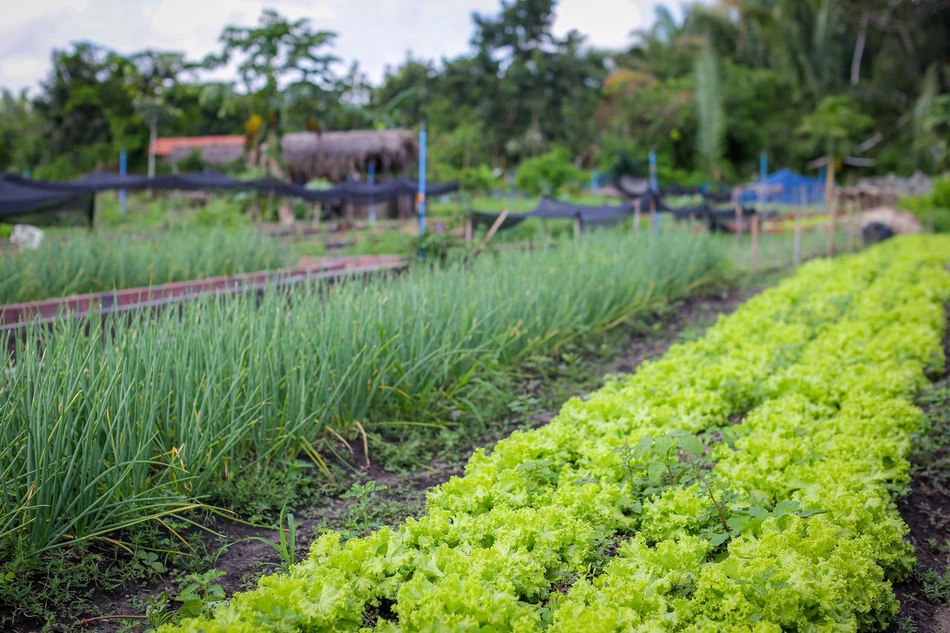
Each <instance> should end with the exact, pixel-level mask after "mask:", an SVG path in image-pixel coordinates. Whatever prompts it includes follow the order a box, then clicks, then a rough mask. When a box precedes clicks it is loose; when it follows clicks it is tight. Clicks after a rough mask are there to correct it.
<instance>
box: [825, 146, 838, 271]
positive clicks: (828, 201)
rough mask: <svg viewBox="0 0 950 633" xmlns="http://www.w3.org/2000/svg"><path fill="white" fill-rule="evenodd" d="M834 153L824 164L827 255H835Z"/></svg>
mask: <svg viewBox="0 0 950 633" xmlns="http://www.w3.org/2000/svg"><path fill="white" fill-rule="evenodd" d="M836 202H837V201H836V200H835V155H834V154H829V155H828V158H827V164H826V165H825V209H827V211H828V257H834V255H835V213H837V204H836Z"/></svg>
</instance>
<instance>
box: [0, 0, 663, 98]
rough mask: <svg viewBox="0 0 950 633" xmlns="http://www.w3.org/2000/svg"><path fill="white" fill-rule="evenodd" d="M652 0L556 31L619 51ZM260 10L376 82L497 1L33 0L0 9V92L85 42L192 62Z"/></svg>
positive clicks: (580, 12)
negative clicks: (332, 44) (325, 37)
mask: <svg viewBox="0 0 950 633" xmlns="http://www.w3.org/2000/svg"><path fill="white" fill-rule="evenodd" d="M655 4H656V2H655V1H654V0H561V2H560V3H559V6H558V20H557V23H556V26H555V30H556V32H558V33H566V32H567V31H569V30H570V29H572V28H576V29H578V30H579V31H581V32H583V33H585V34H587V35H588V36H589V38H590V42H591V43H592V44H593V45H595V46H599V47H605V48H616V47H619V46H622V45H624V44H625V43H627V42H628V41H629V37H628V35H629V33H630V31H632V30H633V29H635V28H638V27H640V26H643V25H644V24H646V23H648V22H649V21H650V20H651V19H652V17H653V7H654V6H655ZM265 6H268V7H273V8H275V9H277V10H278V11H280V12H281V13H282V14H284V15H287V16H288V17H291V18H301V17H306V18H310V19H311V20H312V22H313V25H314V26H315V27H316V28H319V29H327V30H331V31H336V32H337V33H338V34H339V37H338V40H337V45H336V50H335V52H336V54H337V55H338V56H340V57H341V58H342V59H343V60H344V62H345V64H347V65H348V64H349V63H350V62H351V61H352V60H354V59H355V60H358V61H359V63H360V66H361V67H362V68H363V69H364V70H365V71H366V72H368V74H369V75H370V78H371V79H373V80H378V79H379V78H380V77H381V76H382V72H383V69H384V67H385V66H386V65H396V64H399V63H400V62H401V61H402V60H404V59H405V56H406V52H407V51H412V52H413V53H414V55H415V56H417V57H424V58H433V59H440V58H442V57H444V56H445V57H452V56H455V55H458V54H460V53H462V52H464V51H466V50H467V49H468V47H469V39H470V38H471V35H472V21H471V14H472V12H475V11H477V12H481V13H494V12H496V11H497V10H498V8H499V7H500V2H499V1H498V0H273V1H271V2H260V1H259V0H32V2H17V3H16V4H15V5H13V6H12V7H5V8H4V11H3V22H2V24H0V88H8V89H12V90H19V89H21V88H24V87H31V88H33V87H35V86H37V85H38V84H39V82H40V81H42V80H43V79H44V78H45V76H46V75H47V73H48V72H49V59H50V54H51V52H52V51H53V50H54V49H63V48H67V47H68V46H69V45H70V43H71V42H74V41H80V40H89V41H94V42H96V43H99V44H102V45H104V46H107V47H109V48H113V49H116V50H118V51H120V52H123V53H131V52H133V51H138V50H142V49H144V48H159V49H166V50H181V51H185V52H186V53H187V54H188V55H189V56H191V57H193V58H201V57H204V55H206V54H207V53H210V52H213V51H217V50H218V43H217V38H218V35H219V34H220V32H221V29H222V28H223V27H224V26H225V25H226V24H247V25H249V24H253V23H254V22H255V21H256V19H257V17H258V15H259V14H260V11H261V9H262V8H264V7H265Z"/></svg>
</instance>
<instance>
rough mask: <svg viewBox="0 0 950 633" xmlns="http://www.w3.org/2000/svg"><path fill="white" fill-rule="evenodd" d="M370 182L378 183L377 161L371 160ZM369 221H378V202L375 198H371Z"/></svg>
mask: <svg viewBox="0 0 950 633" xmlns="http://www.w3.org/2000/svg"><path fill="white" fill-rule="evenodd" d="M369 184H371V185H375V184H376V163H374V162H370V164H369ZM369 221H370V222H375V221H376V203H375V201H374V200H373V198H370V200H369Z"/></svg>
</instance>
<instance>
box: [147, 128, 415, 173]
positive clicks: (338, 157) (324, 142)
mask: <svg viewBox="0 0 950 633" xmlns="http://www.w3.org/2000/svg"><path fill="white" fill-rule="evenodd" d="M281 145H282V154H283V159H284V165H283V169H282V170H284V171H286V175H287V176H289V177H290V179H291V180H292V181H294V182H297V183H305V182H309V181H311V180H314V179H317V178H320V179H324V180H328V181H330V182H333V183H339V182H343V181H345V180H352V179H359V180H366V179H367V176H368V174H369V170H370V165H373V166H374V168H375V170H376V179H377V181H378V182H382V181H386V180H391V179H392V178H393V177H395V176H398V175H405V174H408V173H409V172H410V171H411V169H412V168H413V167H415V165H416V164H417V163H418V160H419V141H418V139H417V138H416V134H415V133H414V132H412V131H411V130H405V129H396V130H351V131H344V132H323V133H321V134H317V133H316V132H291V133H289V134H285V135H284V137H283V139H282V140H281ZM195 152H198V154H199V155H200V156H201V160H202V161H203V162H204V163H206V164H208V165H216V166H223V165H228V164H231V163H234V162H236V161H239V160H241V159H242V158H243V157H244V156H245V139H244V137H243V136H237V135H235V136H191V137H165V138H159V139H156V141H155V155H156V156H159V157H161V158H163V159H164V160H165V161H166V162H168V163H169V164H172V165H174V164H176V163H178V162H179V161H181V160H182V159H184V158H187V157H189V156H191V155H192V154H193V153H195Z"/></svg>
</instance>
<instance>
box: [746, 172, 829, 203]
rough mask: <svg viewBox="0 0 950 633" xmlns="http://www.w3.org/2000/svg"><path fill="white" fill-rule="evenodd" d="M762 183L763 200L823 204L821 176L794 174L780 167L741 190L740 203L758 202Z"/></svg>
mask: <svg viewBox="0 0 950 633" xmlns="http://www.w3.org/2000/svg"><path fill="white" fill-rule="evenodd" d="M760 184H761V185H763V187H762V188H763V189H764V195H765V199H764V200H763V202H766V203H769V202H771V203H774V204H789V205H798V204H805V205H810V204H824V202H825V183H824V181H823V180H822V179H821V178H809V177H808V176H802V175H801V174H796V173H795V172H793V171H792V170H791V169H780V170H778V171H777V172H775V173H772V174H769V175H768V176H766V178H765V181H764V182H762V183H760V182H759V181H756V182H755V183H753V184H752V185H750V186H749V187H747V188H745V189H743V190H742V193H741V194H740V198H739V199H740V201H741V202H742V204H755V203H757V202H759V185H760Z"/></svg>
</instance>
